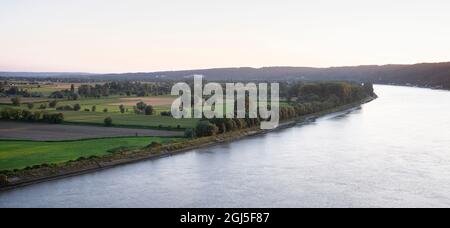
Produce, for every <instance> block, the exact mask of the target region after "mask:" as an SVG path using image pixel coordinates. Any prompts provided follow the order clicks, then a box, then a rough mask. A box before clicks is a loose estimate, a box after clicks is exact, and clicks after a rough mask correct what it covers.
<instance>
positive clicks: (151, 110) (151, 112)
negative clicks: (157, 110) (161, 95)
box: [145, 105, 153, 116]
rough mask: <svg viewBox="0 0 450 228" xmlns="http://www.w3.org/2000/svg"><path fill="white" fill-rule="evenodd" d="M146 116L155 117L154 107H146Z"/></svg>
mask: <svg viewBox="0 0 450 228" xmlns="http://www.w3.org/2000/svg"><path fill="white" fill-rule="evenodd" d="M145 115H147V116H151V115H153V106H151V105H147V107H145Z"/></svg>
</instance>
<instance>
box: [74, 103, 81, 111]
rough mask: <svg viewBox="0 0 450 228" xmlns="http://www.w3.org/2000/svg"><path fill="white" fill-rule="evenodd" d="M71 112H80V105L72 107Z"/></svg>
mask: <svg viewBox="0 0 450 228" xmlns="http://www.w3.org/2000/svg"><path fill="white" fill-rule="evenodd" d="M73 110H74V111H80V110H81V105H80V104H75V105H74V106H73Z"/></svg>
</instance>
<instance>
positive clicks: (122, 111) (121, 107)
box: [119, 105, 125, 114]
mask: <svg viewBox="0 0 450 228" xmlns="http://www.w3.org/2000/svg"><path fill="white" fill-rule="evenodd" d="M119 109H120V113H122V114H123V113H125V106H123V105H120V106H119Z"/></svg>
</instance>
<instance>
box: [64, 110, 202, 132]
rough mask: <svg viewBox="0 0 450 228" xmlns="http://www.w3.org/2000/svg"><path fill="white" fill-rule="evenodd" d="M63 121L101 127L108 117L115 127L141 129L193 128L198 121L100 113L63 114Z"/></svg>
mask: <svg viewBox="0 0 450 228" xmlns="http://www.w3.org/2000/svg"><path fill="white" fill-rule="evenodd" d="M63 113H64V121H65V122H68V123H76V124H99V125H102V124H103V123H104V122H103V121H104V119H105V118H106V117H108V116H110V117H111V118H112V119H113V124H114V125H115V126H124V127H126V126H128V127H143V128H159V126H162V127H163V128H168V127H170V128H172V129H175V128H177V126H178V125H180V127H181V128H183V129H185V128H194V127H195V126H196V125H197V123H198V119H180V120H177V119H174V118H172V117H165V116H160V115H152V116H146V115H135V114H131V113H129V114H121V113H100V112H72V111H70V112H63Z"/></svg>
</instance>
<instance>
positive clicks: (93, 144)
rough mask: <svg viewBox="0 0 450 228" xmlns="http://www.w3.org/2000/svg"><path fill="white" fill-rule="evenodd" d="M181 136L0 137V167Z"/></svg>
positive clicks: (11, 167)
mask: <svg viewBox="0 0 450 228" xmlns="http://www.w3.org/2000/svg"><path fill="white" fill-rule="evenodd" d="M180 140H183V139H181V138H164V137H163V138H162V137H124V138H109V139H93V140H82V141H62V142H36V141H8V140H0V170H14V169H23V168H25V167H31V166H34V165H42V164H44V163H45V164H58V163H63V162H67V161H70V160H76V159H78V158H80V157H85V158H88V157H91V156H103V155H108V154H110V153H113V152H114V151H116V150H119V149H138V148H142V147H145V146H146V145H149V144H151V143H152V142H158V143H162V144H164V143H168V142H172V141H180Z"/></svg>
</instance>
